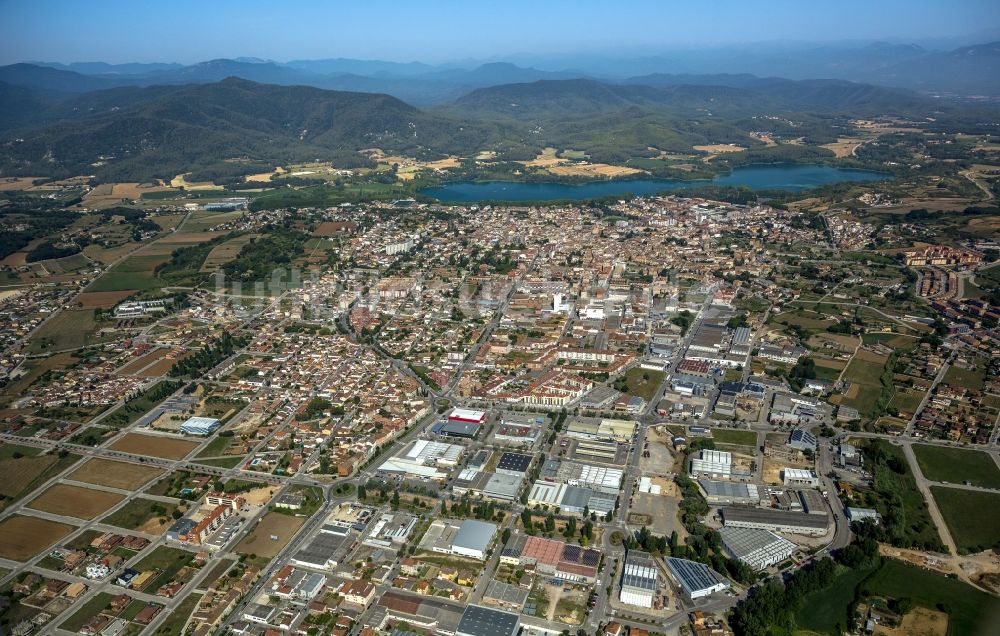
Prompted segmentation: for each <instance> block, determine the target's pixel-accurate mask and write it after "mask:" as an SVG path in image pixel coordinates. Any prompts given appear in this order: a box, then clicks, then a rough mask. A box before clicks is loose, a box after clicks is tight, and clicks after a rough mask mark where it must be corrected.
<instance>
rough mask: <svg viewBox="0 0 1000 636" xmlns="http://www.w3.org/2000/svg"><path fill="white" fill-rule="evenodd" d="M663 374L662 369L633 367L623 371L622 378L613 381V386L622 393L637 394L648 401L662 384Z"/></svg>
mask: <svg viewBox="0 0 1000 636" xmlns="http://www.w3.org/2000/svg"><path fill="white" fill-rule="evenodd" d="M665 375H666V374H665V373H663V371H654V370H652V369H641V368H639V367H633V368H631V369H629V370H628V371H626V372H625V376H624V377H623V378H622V379H620V380H618V381H617V382H615V388H616V389H618V390H619V391H621V392H622V393H628V394H629V395H637V396H639V397H641V398H642V399H644V400H646V401H647V402H649V401H650V400H652V399H653V396H654V395H656V390H657V389H659V388H660V385H661V384H663V378H664V376H665Z"/></svg>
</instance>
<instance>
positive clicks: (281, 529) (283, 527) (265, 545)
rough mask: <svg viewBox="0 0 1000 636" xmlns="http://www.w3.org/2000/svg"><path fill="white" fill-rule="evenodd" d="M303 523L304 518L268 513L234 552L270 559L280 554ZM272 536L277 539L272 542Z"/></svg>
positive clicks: (237, 545)
mask: <svg viewBox="0 0 1000 636" xmlns="http://www.w3.org/2000/svg"><path fill="white" fill-rule="evenodd" d="M305 521H306V520H305V517H293V516H291V515H284V514H281V513H278V512H269V513H267V514H266V515H264V517H263V518H262V519H261V520H260V523H258V524H257V526H256V527H255V528H254V529H253V531H251V532H250V534H248V535H247V536H245V537H243V539H242V540H241V541H240V542H239V543H238V544H236V551H237V552H239V553H240V554H256V555H257V556H259V557H265V558H272V557H274V556H275V555H277V554H278V553H279V552H281V550H282V548H284V547H285V545H286V544H287V543H288V542H289V541H290V540H291V538H292V535H294V534H295V532H296V531H297V530H298V529H299V528H301V527H302V524H303V523H305ZM272 535H273V536H276V537H278V538H277V539H276V540H272V539H271V536H272Z"/></svg>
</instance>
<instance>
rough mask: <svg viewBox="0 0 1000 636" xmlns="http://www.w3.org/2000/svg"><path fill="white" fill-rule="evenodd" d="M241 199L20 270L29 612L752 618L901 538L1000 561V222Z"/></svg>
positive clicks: (15, 571)
mask: <svg viewBox="0 0 1000 636" xmlns="http://www.w3.org/2000/svg"><path fill="white" fill-rule="evenodd" d="M244 207H245V205H244V203H243V202H235V203H233V204H232V205H227V206H224V207H222V208H217V209H216V208H212V207H210V206H209V205H205V206H187V207H185V208H180V209H174V208H172V207H170V206H164V207H163V208H161V209H157V210H154V211H151V212H149V214H148V218H149V219H150V220H152V221H154V223H163V226H162V227H163V228H166V230H165V231H162V232H160V233H159V234H155V233H154V235H153V236H152V240H151V241H147V242H145V243H143V246H142V247H139V248H138V251H135V252H124V253H122V254H121V255H119V256H118V257H117V258H116V260H115V261H114V264H112V265H111V266H110V267H102V266H101V265H100V261H99V260H95V261H94V262H93V264H88V265H87V266H85V267H80V268H78V269H76V270H67V272H68V273H67V274H64V275H62V276H59V277H56V278H55V279H53V277H51V276H46V275H45V274H44V273H39V272H37V271H33V270H32V269H31V267H30V266H27V267H25V266H20V269H19V266H17V265H15V266H6V267H7V269H8V270H9V272H10V274H9V275H10V276H23V277H28V276H33V277H37V278H38V279H39V280H38V282H36V283H33V284H30V285H28V286H24V287H18V288H16V289H14V290H12V291H11V292H3V294H4V295H3V300H2V302H3V311H2V323H0V330H2V333H3V342H4V351H3V357H2V363H3V369H4V375H5V379H6V383H7V384H6V388H5V391H4V396H5V407H6V410H5V411H4V417H3V422H2V426H3V433H2V435H0V439H2V441H3V446H0V453H2V456H3V460H2V464H0V471H2V474H3V476H4V477H5V480H4V482H5V483H6V486H4V488H3V495H4V499H3V501H2V506H3V517H2V518H0V536H2V537H3V538H4V541H3V545H2V546H0V574H2V575H3V585H4V586H6V587H4V589H5V590H7V592H5V594H6V596H4V597H3V598H4V599H6V603H7V606H8V607H7V609H8V611H9V612H11V614H10V619H9V621H8V625H9V629H10V632H11V633H13V634H16V635H18V636H28V635H29V634H34V633H39V634H63V633H74V632H75V633H80V634H95V635H96V634H100V635H108V636H120V635H126V636H129V635H133V634H139V633H151V634H168V633H178V634H179V633H185V634H187V633H190V634H196V635H199V636H202V635H207V634H213V633H232V634H259V635H264V634H268V635H269V634H275V633H285V634H305V635H308V636H316V635H317V634H334V635H336V636H355V635H358V634H364V635H373V634H381V633H392V634H396V635H399V636H401V635H403V634H409V633H415V634H441V635H446V636H451V635H458V636H515V635H516V634H518V633H521V634H538V635H542V634H566V633H577V634H609V635H614V636H619V635H621V636H624V635H625V634H629V635H631V636H642V635H645V634H677V633H691V634H698V635H702V634H704V635H708V634H712V635H716V634H718V635H723V634H729V633H732V629H733V627H732V626H731V625H732V623H735V622H738V621H739V620H740V619H739V618H738V615H739V614H740V612H741V611H745V610H744V609H741V608H745V607H747V606H748V605H747V604H748V603H749V600H748V591H749V590H750V589H752V587H753V585H754V584H755V583H757V582H758V581H765V580H768V579H779V580H780V579H782V578H784V579H786V580H787V579H788V578H789V577H796V576H799V574H797V573H799V572H800V571H801V572H802V573H807V572H809V573H811V572H813V571H814V570H815V569H817V566H816V564H817V563H820V562H832V561H833V560H837V562H839V563H842V564H848V567H859V568H860V567H867V568H875V567H877V566H875V565H872V563H871V562H870V561H864V566H862V565H861V563H862V562H861V561H857V562H850V561H847V560H845V559H848V558H855V559H859V558H860V557H858V556H857V554H855V553H860V552H863V551H865V550H868V552H866V553H865V555H866V556H865V558H866V559H877V558H878V555H877V552H878V551H876V554H874V555H873V554H871V552H870V546H868V545H867V544H865V543H864V541H865V540H871V539H875V540H877V541H878V543H879V544H880V545H881V546H882V548H881V549H882V550H883V551H885V552H884V553H885V554H891V555H892V556H895V557H897V558H899V559H902V561H892V562H888V561H887V563H901V564H902V565H893V566H891V567H897V568H907V567H908V568H914V569H917V568H918V567H919V568H921V569H919V570H917V571H919V572H925V571H927V572H932V573H936V574H938V575H947V576H948V577H951V578H957V579H960V580H961V581H964V582H968V583H971V584H973V585H975V586H976V587H977V588H980V589H987V590H990V591H992V592H993V593H995V592H996V590H997V589H998V583H1000V561H998V560H997V557H996V556H995V555H993V553H992V552H989V551H986V552H983V551H984V550H988V549H989V548H992V547H995V545H996V542H997V541H998V540H1000V537H998V536H997V534H996V531H997V527H998V526H997V524H991V522H990V521H989V520H986V521H984V523H983V525H982V526H981V527H977V528H969V527H968V525H967V523H966V521H965V520H966V519H968V518H970V517H973V516H975V515H977V514H979V511H980V510H981V509H996V507H995V504H996V502H997V501H1000V490H998V489H1000V467H998V465H997V450H998V448H997V444H998V440H997V437H998V434H1000V427H998V417H1000V382H998V380H997V378H998V377H1000V375H998V368H997V367H998V360H1000V356H998V353H1000V339H998V332H997V321H998V318H1000V308H998V307H997V306H994V305H991V304H990V303H989V302H986V301H984V300H981V299H979V298H975V297H972V295H970V294H966V293H964V291H967V290H970V289H973V281H983V280H984V277H983V272H984V271H987V270H988V268H990V267H995V266H994V265H992V261H995V260H996V256H997V253H996V250H997V246H996V243H995V242H993V241H991V240H989V239H983V240H981V241H979V242H973V243H971V244H964V245H961V246H948V245H939V246H925V247H922V248H920V249H909V248H906V247H896V245H903V244H904V242H903V241H902V240H901V236H900V235H894V234H893V233H892V232H893V231H894V230H893V228H891V227H888V226H887V227H886V228H883V229H882V230H880V231H878V230H877V229H876V228H875V227H873V226H870V225H867V224H865V223H863V222H858V221H856V220H849V219H846V218H844V217H842V216H837V215H829V216H828V217H821V218H823V223H819V224H818V223H815V222H812V223H809V222H805V219H804V215H802V214H801V213H799V212H795V211H790V210H786V209H782V208H778V207H772V206H769V205H767V204H765V203H753V204H732V203H726V202H723V201H715V200H710V199H703V198H685V197H649V198H637V199H628V200H619V201H616V202H610V203H604V204H599V205H591V204H578V205H563V206H547V207H536V206H509V205H508V206H501V205H469V206H444V205H437V204H428V203H418V202H416V201H413V200H399V201H392V202H370V203H362V204H356V205H341V206H336V207H332V208H311V209H298V210H296V211H294V212H293V211H291V210H276V211H270V212H266V213H256V212H255V213H251V212H249V211H247V210H245V209H243V208H244ZM68 231H69V232H73V231H79V232H91V233H92V232H93V231H94V230H92V229H83V230H72V229H70V230H68ZM895 231H898V232H903V231H905V228H897V229H896V230H895ZM275 237H277V238H275ZM876 239H877V240H878V241H877V243H876ZM257 245H263V247H262V249H261V250H260V251H259V252H258V251H254V248H255V246H257ZM876 245H878V247H876ZM280 250H284V251H285V252H284V253H283V254H281V256H282V258H280V259H277V258H274V257H275V256H276V255H277V254H275V253H274V252H276V251H280ZM234 257H235V261H233V259H234ZM70 258H72V257H70ZM250 261H252V262H250ZM229 262H237V263H240V264H241V265H243V266H245V268H244V269H236V268H232V267H230V266H229V265H226V263H229ZM224 265H225V267H224ZM264 265H273V267H272V269H270V270H269V271H261V269H260V268H261V267H262V266H264ZM199 273H200V275H201V276H202V278H204V279H205V280H206V281H207V282H206V283H205V284H200V285H191V284H189V283H188V281H189V280H192V276H195V275H198V274H199ZM28 280H30V278H29V279H28ZM981 284H982V283H981ZM57 330H58V333H56V331H57ZM67 334H69V335H67ZM887 471H889V472H891V474H892V478H891V479H889V478H887V477H886V475H887V474H888V473H887ZM991 514H992V513H991ZM858 546H861V547H858ZM845 555H853V556H851V557H847V556H845ZM882 567H886V566H882ZM803 575H804V574H803ZM897 576H901V575H899V574H897ZM943 580H946V579H943ZM884 594H885V596H892V594H891V593H889V592H885V593H884ZM894 603H895V601H894ZM734 608H735V614H732V612H733V610H734ZM893 608H895V610H894V609H893ZM852 612H853V614H852V616H851V620H852V621H854V625H852V626H850V628H851V629H860V630H864V629H865V626H866V625H868V626H869V627H870V626H871V625H872V624H875V623H878V622H879V621H883V622H886V621H893V620H896V621H898V620H899V617H900V616H902V615H904V614H905V611H901V610H899V608H898V607H897V606H896V605H892V606H890V607H885V606H884V604H880V603H878V602H874V601H872V602H867V603H863V604H859V605H858V606H857V607H855V608H853V610H852ZM844 613H845V617H844V619H843V620H846V613H847V607H846V604H845V608H844Z"/></svg>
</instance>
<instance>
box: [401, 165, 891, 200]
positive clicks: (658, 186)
mask: <svg viewBox="0 0 1000 636" xmlns="http://www.w3.org/2000/svg"><path fill="white" fill-rule="evenodd" d="M889 176H890V175H888V174H886V173H883V172H873V171H871V170H854V169H847V168H834V167H833V166H824V165H818V164H770V165H765V166H746V167H743V168H736V169H735V170H733V171H732V172H729V173H727V174H724V175H718V176H716V177H715V178H714V179H700V180H692V181H684V180H679V179H677V180H671V179H625V180H613V181H590V182H588V183H581V184H569V183H520V182H517V181H456V182H455V183H448V184H445V185H442V186H435V187H432V188H424V189H422V190H420V194H423V195H426V196H429V197H434V198H435V199H438V200H439V201H446V202H449V203H464V202H474V201H552V200H557V199H565V200H582V199H597V198H600V197H608V196H619V195H622V194H625V193H631V194H633V195H637V196H646V195H652V194H657V193H660V192H667V191H670V190H679V189H681V188H691V187H698V186H702V185H718V186H743V187H747V188H750V189H753V190H785V191H788V192H798V191H800V190H808V189H809V188H815V187H817V186H822V185H828V184H831V183H841V182H844V181H851V182H865V181H883V180H885V179H887V178H888V177H889Z"/></svg>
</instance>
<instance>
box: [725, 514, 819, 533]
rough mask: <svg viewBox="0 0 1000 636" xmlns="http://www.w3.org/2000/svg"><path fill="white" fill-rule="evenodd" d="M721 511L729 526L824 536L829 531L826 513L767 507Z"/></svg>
mask: <svg viewBox="0 0 1000 636" xmlns="http://www.w3.org/2000/svg"><path fill="white" fill-rule="evenodd" d="M720 512H721V513H722V520H723V523H724V524H725V526H726V527H727V528H728V527H734V528H759V529H761V530H770V531H771V532H790V533H793V534H805V535H811V536H822V535H824V534H826V533H827V526H828V525H829V524H828V522H827V517H826V515H823V516H820V515H810V514H806V513H804V512H786V511H784V510H769V509H765V508H722V509H721V510H720Z"/></svg>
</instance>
